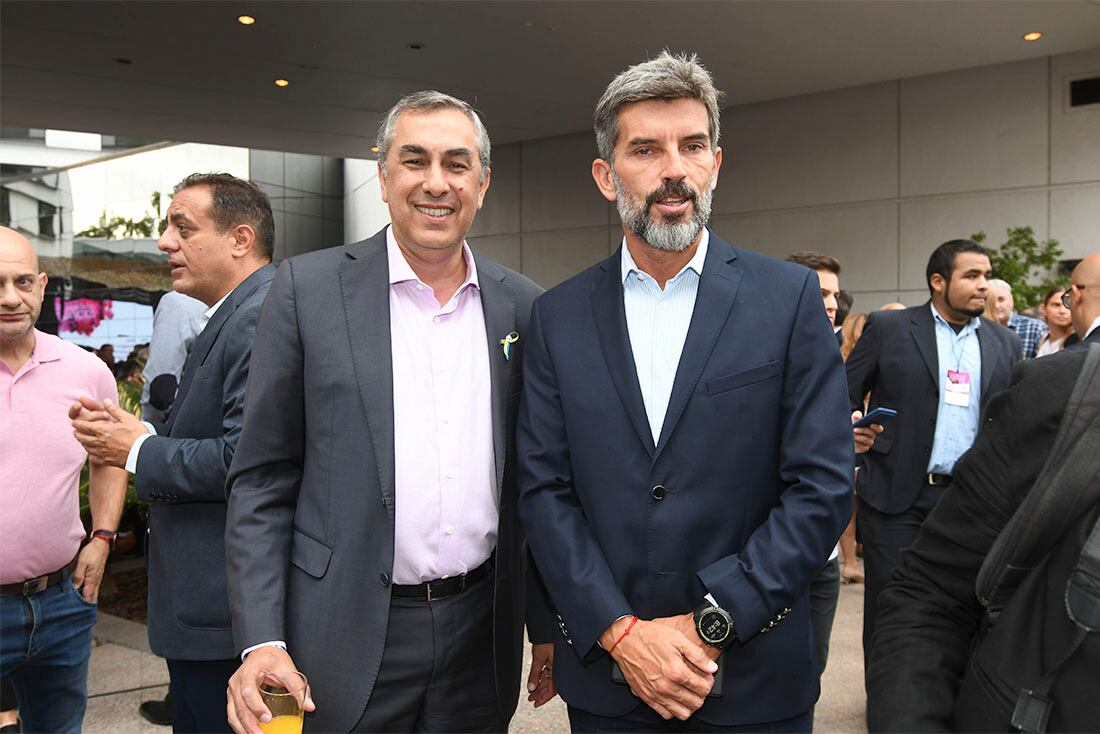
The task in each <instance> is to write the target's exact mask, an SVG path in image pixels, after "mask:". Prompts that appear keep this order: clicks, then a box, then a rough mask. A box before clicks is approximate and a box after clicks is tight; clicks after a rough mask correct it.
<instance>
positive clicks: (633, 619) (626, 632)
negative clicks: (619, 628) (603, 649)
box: [607, 617, 638, 655]
mask: <svg viewBox="0 0 1100 734" xmlns="http://www.w3.org/2000/svg"><path fill="white" fill-rule="evenodd" d="M636 624H638V618H637V617H631V618H630V624H628V625H627V626H626V630H624V631H623V633H622V634H621V635H619V639H617V640H615V644H614V645H612V646H611V649H610V650H608V651H607V654H608V655H610V654H611V653H612V652H614V650H615V648H616V647H618V646H619V643H620V642H622V641H623V638H624V637H626V636H627V635H629V634H630V630H632V629H634V625H636Z"/></svg>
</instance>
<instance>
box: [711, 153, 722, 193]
mask: <svg viewBox="0 0 1100 734" xmlns="http://www.w3.org/2000/svg"><path fill="white" fill-rule="evenodd" d="M721 167H722V149H721V148H717V149H716V150H715V151H714V173H712V174H711V176H710V190H711V191H714V190H715V189H716V188H718V169H720V168H721Z"/></svg>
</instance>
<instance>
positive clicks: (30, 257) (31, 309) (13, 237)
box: [0, 227, 46, 348]
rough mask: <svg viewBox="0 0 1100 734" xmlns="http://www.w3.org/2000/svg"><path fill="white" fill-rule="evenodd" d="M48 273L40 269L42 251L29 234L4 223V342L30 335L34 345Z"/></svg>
mask: <svg viewBox="0 0 1100 734" xmlns="http://www.w3.org/2000/svg"><path fill="white" fill-rule="evenodd" d="M45 292H46V274H45V273H40V272H39V271H38V255H37V254H35V251H34V248H33V247H31V243H30V242H29V241H28V240H27V238H26V237H24V236H23V235H21V234H19V233H18V232H16V231H15V230H13V229H9V228H7V227H0V346H2V347H4V348H7V347H9V346H12V345H18V344H22V343H23V342H24V341H26V340H27V339H29V340H30V343H31V344H32V345H33V342H34V335H33V333H32V330H33V329H34V324H35V322H37V321H38V314H39V313H40V312H41V311H42V297H43V296H44V295H45Z"/></svg>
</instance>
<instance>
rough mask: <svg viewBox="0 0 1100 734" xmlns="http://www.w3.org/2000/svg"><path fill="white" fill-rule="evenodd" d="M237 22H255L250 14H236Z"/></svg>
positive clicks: (250, 23) (247, 23)
mask: <svg viewBox="0 0 1100 734" xmlns="http://www.w3.org/2000/svg"><path fill="white" fill-rule="evenodd" d="M237 22H238V23H240V24H241V25H253V24H254V23H255V22H256V19H255V18H253V17H252V16H251V15H238V16H237Z"/></svg>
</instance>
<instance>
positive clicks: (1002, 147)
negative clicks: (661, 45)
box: [345, 49, 1100, 311]
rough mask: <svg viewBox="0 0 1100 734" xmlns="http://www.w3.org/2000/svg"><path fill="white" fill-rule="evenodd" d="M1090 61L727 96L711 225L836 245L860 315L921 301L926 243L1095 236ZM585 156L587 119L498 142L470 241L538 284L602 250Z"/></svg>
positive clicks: (769, 247) (1058, 60)
mask: <svg viewBox="0 0 1100 734" xmlns="http://www.w3.org/2000/svg"><path fill="white" fill-rule="evenodd" d="M1097 72H1100V49H1095V50H1092V51H1088V52H1083V53H1078V54H1069V55H1064V56H1056V57H1050V58H1041V59H1034V60H1031V61H1024V62H1018V63H1011V64H1002V65H997V66H990V67H982V68H977V69H969V70H964V71H957V72H950V73H945V74H937V75H934V76H927V77H919V78H914V79H903V80H898V81H893V82H886V83H880V84H873V85H868V86H862V87H854V88H848V89H841V90H836V91H832V92H825V93H821V94H813V95H806V96H802V97H794V98H788V99H782V100H777V101H772V102H766V103H761V104H754V105H746V106H742V107H735V108H731V109H728V110H726V111H725V112H724V114H723V122H722V125H723V135H722V141H721V144H722V148H723V149H724V163H723V166H722V172H721V175H720V177H719V184H718V189H717V191H716V193H715V202H714V216H713V222H712V225H713V227H714V230H715V231H716V232H717V233H718V234H719V235H720V236H721V237H723V238H724V239H726V240H728V241H730V242H732V243H734V244H737V245H740V246H742V247H746V248H749V249H753V250H758V251H760V252H764V253H767V254H769V255H774V256H776V257H783V256H785V255H786V254H787V253H788V252H790V251H791V250H796V249H816V250H821V251H824V252H828V253H831V254H833V255H835V256H836V257H838V258H840V259H841V261H842V262H843V263H844V268H845V270H844V273H843V275H842V285H843V286H844V287H845V288H846V289H848V290H851V291H853V292H854V293H855V294H856V296H857V301H856V309H857V310H860V311H868V310H872V309H875V308H877V307H878V306H880V305H882V304H884V303H887V302H889V301H894V300H902V301H904V302H906V303H909V304H915V303H920V302H922V301H923V300H924V299H925V298H927V289H926V287H925V284H924V268H925V264H926V263H927V259H928V255H929V253H930V252H931V251H932V250H933V249H934V248H935V247H936V246H937V245H938V244H940V243H941V242H943V241H945V240H948V239H952V238H955V237H969V236H970V235H971V234H972V233H973V232H975V231H977V230H984V231H985V232H986V233H987V234H988V235H989V240H988V242H989V243H990V244H999V243H1000V242H1001V240H1002V238H1003V236H1004V233H1005V230H1006V229H1007V228H1008V227H1012V226H1023V225H1030V226H1032V227H1034V229H1035V232H1036V235H1037V236H1038V237H1039V238H1041V239H1042V238H1046V237H1054V238H1056V239H1058V240H1060V241H1061V243H1062V248H1063V250H1064V251H1065V253H1066V254H1065V257H1067V258H1070V257H1082V256H1084V255H1086V254H1088V253H1091V252H1095V251H1097V250H1100V108H1097V107H1096V106H1093V107H1091V108H1083V109H1073V110H1071V109H1070V108H1069V106H1068V98H1067V93H1066V90H1067V83H1066V82H1067V79H1069V78H1073V77H1078V76H1081V75H1084V74H1089V73H1097ZM719 82H721V80H719ZM594 157H595V143H594V140H593V135H592V133H591V132H584V133H577V134H574V135H566V136H560V137H555V138H548V139H544V140H535V141H529V142H524V143H517V144H512V145H504V146H500V147H498V148H494V150H493V180H492V185H491V187H490V190H489V194H488V196H487V197H486V204H485V207H484V209H483V210H482V212H481V213H480V214H479V215H478V217H477V219H476V220H475V222H474V227H473V229H472V230H471V232H470V237H469V242H470V244H471V246H472V247H473V248H474V249H476V250H478V251H480V252H482V253H484V254H486V255H488V256H490V257H492V258H494V259H496V260H498V261H500V262H501V263H503V264H505V265H507V266H508V267H511V268H515V269H517V270H520V271H521V272H523V273H525V274H527V275H528V276H530V277H531V278H533V279H534V280H536V281H538V282H539V283H541V284H542V285H544V286H552V285H554V284H556V283H559V282H561V281H562V280H564V279H565V278H568V277H569V276H571V275H573V274H574V273H577V272H579V271H580V270H581V269H583V268H585V267H586V266H588V265H590V264H592V263H594V262H596V261H598V260H600V259H601V258H604V257H607V256H608V255H609V254H610V253H611V252H613V251H614V250H615V249H616V248H617V247H618V245H619V242H620V240H621V238H622V230H621V228H620V225H619V223H618V216H617V214H616V212H615V209H614V207H613V206H612V205H610V204H608V203H607V202H606V201H605V200H604V199H603V197H602V196H600V194H599V192H598V191H597V189H596V186H595V184H594V183H593V181H592V177H591V175H590V173H589V171H590V168H591V163H592V159H593V158H594ZM364 171H365V173H364V174H363V175H361V176H360V177H359V178H357V179H356V184H357V185H358V188H353V187H352V186H348V187H347V188H348V192H349V195H348V202H347V206H346V207H345V210H346V211H348V212H356V213H355V214H349V215H348V216H349V220H347V221H352V220H354V223H355V226H357V227H359V228H360V229H361V230H362V231H361V232H360V235H366V234H370V233H373V232H374V231H376V230H377V229H378V228H380V227H381V226H382V225H383V224H385V221H386V213H385V208H384V206H381V204H380V200H379V199H378V193H377V181H376V173H373V172H374V164H373V163H370V165H369V166H365V167H364ZM372 176H373V178H372ZM348 229H349V235H350V232H351V230H352V226H351V225H350V224H349V226H348Z"/></svg>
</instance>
